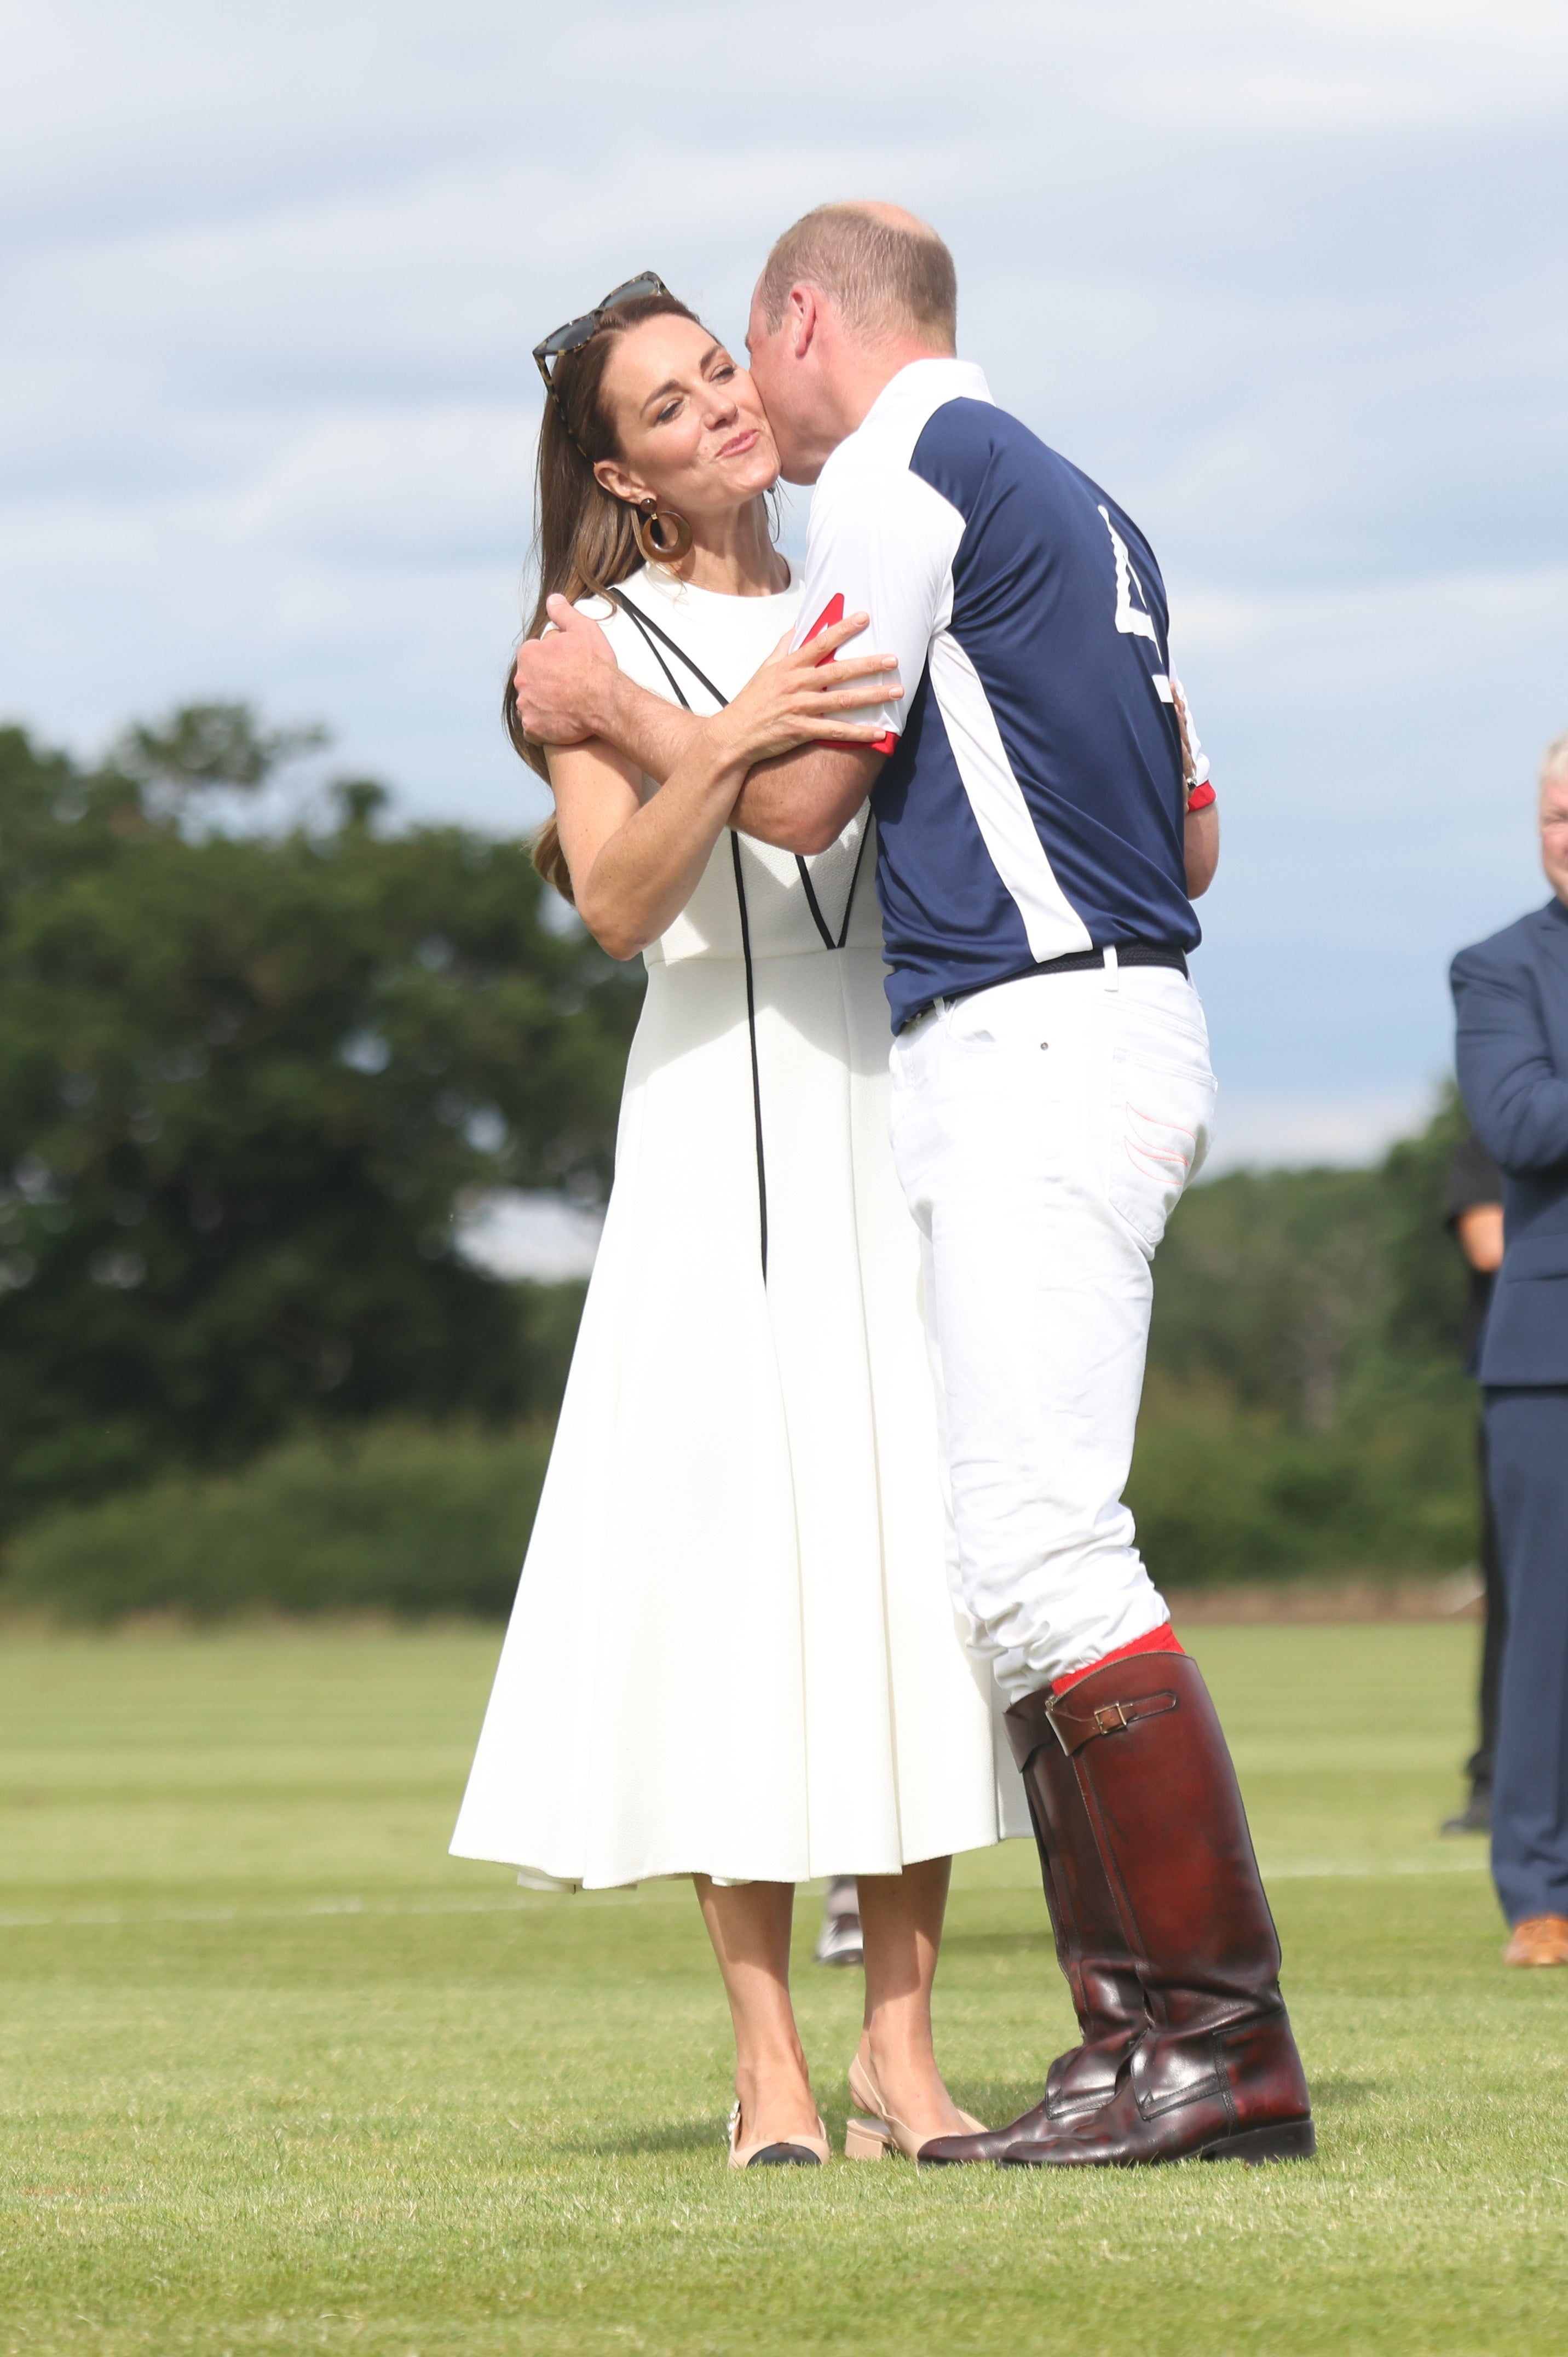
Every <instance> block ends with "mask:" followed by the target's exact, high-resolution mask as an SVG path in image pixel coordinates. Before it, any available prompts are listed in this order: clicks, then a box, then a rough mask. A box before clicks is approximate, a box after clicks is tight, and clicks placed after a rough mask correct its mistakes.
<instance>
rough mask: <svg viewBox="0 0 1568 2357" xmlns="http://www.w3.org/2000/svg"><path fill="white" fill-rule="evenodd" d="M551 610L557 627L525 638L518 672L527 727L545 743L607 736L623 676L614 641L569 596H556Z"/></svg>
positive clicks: (515, 682)
mask: <svg viewBox="0 0 1568 2357" xmlns="http://www.w3.org/2000/svg"><path fill="white" fill-rule="evenodd" d="M545 610H546V612H547V613H548V614H549V616H550V619H551V621H552V622H553V624H554V626H555V627H554V629H553V630H547V631H546V632H545V634H544V636H543V637H542V639H527V640H524V642H523V644H522V645H521V647H520V648H519V649H518V655H517V668H516V670H515V672H514V673H513V674H512V682H513V686H514V689H515V692H516V695H517V709H518V715H519V717H520V718H521V722H522V725H523V727H524V729H525V730H526V732H527V734H528V735H529V736H530V737H532V738H533V740H534V742H535V743H536V744H540V745H580V744H582V743H583V741H584V740H585V738H586V737H605V736H607V735H608V734H609V728H608V725H607V723H608V698H609V695H610V694H613V691H614V683H615V682H616V680H617V679H618V677H619V671H618V665H617V662H616V659H615V656H614V655H613V654H612V652H611V651H610V642H609V640H607V638H606V636H605V634H604V632H603V630H600V628H599V626H598V624H597V623H596V622H593V621H590V620H589V619H588V617H587V615H586V614H579V613H578V611H577V608H575V606H573V605H570V604H568V602H567V600H566V599H565V598H564V597H552V598H551V600H550V602H549V604H548V606H547V607H546V608H545Z"/></svg>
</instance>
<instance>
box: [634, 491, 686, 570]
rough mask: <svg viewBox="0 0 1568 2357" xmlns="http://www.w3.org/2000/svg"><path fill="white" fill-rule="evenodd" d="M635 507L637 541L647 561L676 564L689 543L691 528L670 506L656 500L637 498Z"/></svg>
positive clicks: (655, 563) (658, 563)
mask: <svg viewBox="0 0 1568 2357" xmlns="http://www.w3.org/2000/svg"><path fill="white" fill-rule="evenodd" d="M638 509H639V513H638V517H637V522H636V532H637V544H638V546H639V548H640V549H641V551H642V554H643V555H644V557H645V558H646V559H647V561H648V563H649V564H650V565H678V564H679V563H680V561H681V559H682V557H683V556H684V555H685V554H686V551H687V550H688V549H689V548H690V547H691V545H692V527H691V525H690V524H689V523H688V522H686V519H685V517H684V516H683V515H677V514H676V512H675V511H674V509H673V508H661V507H660V505H659V502H658V501H657V500H639V502H638ZM665 533H668V535H669V537H668V538H665V537H663V535H664V534H665Z"/></svg>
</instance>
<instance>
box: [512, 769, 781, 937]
mask: <svg viewBox="0 0 1568 2357" xmlns="http://www.w3.org/2000/svg"><path fill="white" fill-rule="evenodd" d="M547 759H548V760H549V763H550V782H551V785H552V786H553V789H554V792H555V820H556V824H557V825H558V827H559V828H560V831H561V848H562V850H563V851H564V853H565V855H566V865H567V866H568V868H569V869H570V870H571V875H572V896H573V899H575V902H576V907H577V913H578V915H579V916H580V917H581V918H582V920H583V922H584V923H585V925H586V927H587V928H588V931H590V932H591V933H592V934H593V936H594V939H595V940H596V942H598V944H599V946H600V948H601V949H603V950H607V951H608V952H609V954H610V956H611V957H613V958H632V957H635V956H636V955H637V953H638V952H639V950H643V949H646V948H647V946H648V944H649V942H653V941H657V940H658V938H659V936H660V933H661V932H663V931H664V930H665V928H666V927H667V926H668V925H670V924H671V923H672V922H673V921H674V920H675V919H676V918H677V917H678V916H679V915H680V913H681V911H682V909H683V908H684V907H685V905H686V903H687V901H688V900H689V899H691V897H692V895H693V892H694V891H695V890H696V888H697V884H698V881H699V879H700V877H701V876H702V873H703V868H704V867H705V866H707V864H708V859H709V856H710V855H711V853H712V851H713V847H714V844H715V843H716V842H717V841H718V839H719V836H720V834H722V833H723V831H724V828H725V823H726V821H727V820H728V817H729V814H730V810H731V807H732V805H733V804H734V802H735V798H736V794H737V793H738V792H739V791H740V788H741V782H742V780H743V779H744V778H745V776H746V756H745V753H744V752H741V753H738V754H737V753H736V752H735V751H734V750H733V749H732V748H731V747H730V745H729V742H728V740H727V739H726V738H725V737H724V736H723V733H722V732H720V731H718V729H717V724H716V723H714V724H712V725H711V726H709V727H708V728H705V729H703V731H701V732H700V733H699V735H698V736H697V737H695V738H694V740H693V743H692V744H691V746H690V747H689V748H688V749H687V750H686V752H685V753H683V754H682V757H681V759H679V760H678V761H677V763H676V766H675V767H674V769H673V770H671V772H670V775H669V777H668V779H667V780H665V782H664V784H663V785H662V786H661V787H660V789H659V791H658V792H657V793H654V794H651V795H650V797H649V799H648V801H647V802H643V801H642V800H641V799H640V796H639V782H640V775H641V773H640V772H639V770H637V769H636V768H634V766H633V765H632V763H631V762H630V761H629V760H628V759H627V757H626V755H625V754H624V753H618V752H617V750H616V748H615V747H614V746H613V745H606V744H604V743H602V742H600V741H599V740H597V739H594V740H592V741H590V742H589V743H588V744H585V745H568V746H552V747H551V748H550V749H549V753H548V755H547Z"/></svg>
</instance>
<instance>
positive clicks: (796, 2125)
mask: <svg viewBox="0 0 1568 2357" xmlns="http://www.w3.org/2000/svg"><path fill="white" fill-rule="evenodd" d="M693 1881H694V1882H695V1884H696V1887H697V1899H698V1903H699V1904H700V1906H701V1907H702V1910H703V1921H705V1922H706V1924H707V1927H708V1937H709V1938H710V1939H711V1940H712V1942H713V1943H714V1955H715V1956H716V1957H717V1958H718V1961H719V1970H720V1972H721V1973H722V1974H723V1975H724V1983H725V1996H727V1997H728V1998H729V2009H730V2018H731V2020H732V2021H733V2022H734V2024H735V2048H736V2064H735V2088H736V2094H737V2095H738V2096H739V2097H740V2118H741V2140H742V2142H744V2143H746V2144H755V2143H757V2142H758V2141H759V2140H760V2141H762V2142H766V2143H769V2144H788V2143H789V2140H790V2139H791V2137H794V2136H814V2135H815V2134H816V2130H817V2106H816V2103H815V2101H814V2099H813V2097H812V2094H811V2079H810V2077H809V2075H808V2072H807V2070H806V2057H805V2054H804V2052H803V2051H802V2050H801V2046H800V2033H799V2032H798V2030H797V2029H796V2027H795V2011H794V2007H792V2006H791V2004H790V2002H789V1924H790V1919H791V1916H792V1914H793V1911H794V1904H795V1886H794V1884H793V1883H792V1882H745V1883H740V1884H738V1885H736V1886H734V1887H732V1888H730V1889H721V1888H720V1887H719V1886H718V1885H717V1884H715V1883H713V1882H711V1881H710V1880H709V1879H708V1877H707V1876H706V1875H705V1874H699V1875H694V1876H693Z"/></svg>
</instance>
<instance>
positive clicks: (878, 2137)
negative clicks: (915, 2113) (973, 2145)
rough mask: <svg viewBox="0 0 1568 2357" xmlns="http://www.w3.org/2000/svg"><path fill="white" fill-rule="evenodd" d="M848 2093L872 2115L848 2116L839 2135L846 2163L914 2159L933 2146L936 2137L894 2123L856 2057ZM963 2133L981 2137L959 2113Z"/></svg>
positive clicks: (979, 2129)
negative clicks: (899, 2157) (896, 2156)
mask: <svg viewBox="0 0 1568 2357" xmlns="http://www.w3.org/2000/svg"><path fill="white" fill-rule="evenodd" d="M849 2092H850V2093H851V2094H852V2095H853V2096H854V2100H855V2102H856V2103H857V2104H860V2106H861V2108H862V2109H863V2110H864V2111H867V2112H870V2113H872V2114H873V2115H874V2117H872V2118H871V2119H868V2120H865V2119H856V2118H854V2117H853V2116H852V2117H851V2118H850V2119H849V2121H848V2122H847V2123H846V2125H845V2127H844V2133H843V2152H844V2158H845V2159H846V2160H886V2159H888V2158H890V2157H891V2156H892V2154H893V2153H895V2152H901V2153H903V2154H904V2155H905V2157H906V2158H908V2159H909V2160H918V2159H919V2158H920V2154H921V2152H922V2151H923V2150H924V2148H925V2147H926V2146H927V2145H928V2144H936V2143H937V2142H939V2141H940V2139H939V2138H938V2137H936V2136H917V2135H916V2134H915V2131H914V2129H913V2128H911V2127H907V2126H905V2124H904V2122H903V2121H902V2120H896V2119H895V2118H894V2116H893V2115H892V2113H891V2112H890V2111H889V2110H888V2108H887V2106H886V2104H885V2103H884V2102H883V2100H882V2096H881V2093H880V2091H879V2089H878V2087H877V2084H876V2082H875V2079H874V2078H873V2077H872V2075H871V2073H870V2072H869V2071H868V2070H867V2069H866V2067H865V2063H864V2062H863V2061H861V2059H860V2057H859V2055H858V2054H857V2055H856V2056H855V2058H854V2061H853V2062H852V2063H851V2064H850V2066H849ZM959 2117H960V2119H961V2121H962V2122H963V2125H964V2130H965V2133H966V2134H968V2135H970V2136H983V2135H984V2134H985V2130H984V2128H983V2126H981V2124H980V2122H979V2121H978V2120H977V2119H974V2118H972V2116H971V2115H970V2114H969V2113H968V2112H960V2114H959Z"/></svg>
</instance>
